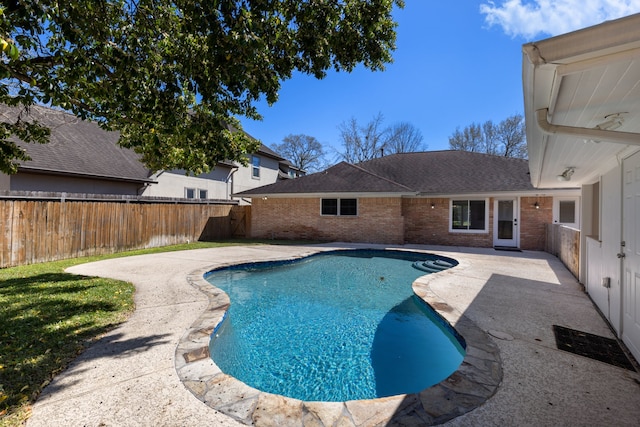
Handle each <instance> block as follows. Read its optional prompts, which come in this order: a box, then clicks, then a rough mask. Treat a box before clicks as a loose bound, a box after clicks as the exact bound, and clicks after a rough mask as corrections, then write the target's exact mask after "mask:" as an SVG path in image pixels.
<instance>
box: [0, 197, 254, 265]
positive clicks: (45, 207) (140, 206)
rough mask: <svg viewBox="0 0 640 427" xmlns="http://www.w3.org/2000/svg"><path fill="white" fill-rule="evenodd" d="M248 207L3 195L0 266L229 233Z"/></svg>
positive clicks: (182, 241) (0, 226) (161, 244)
mask: <svg viewBox="0 0 640 427" xmlns="http://www.w3.org/2000/svg"><path fill="white" fill-rule="evenodd" d="M247 209H248V207H246V206H238V205H237V204H236V203H231V202H230V203H225V204H205V203H182V202H181V203H176V202H175V201H174V202H167V201H160V202H158V201H141V200H140V199H135V200H134V201H129V200H68V199H65V198H64V197H63V198H58V199H56V200H35V199H28V198H27V199H0V220H1V221H2V223H1V225H0V268H4V267H10V266H16V265H22V264H31V263H37V262H45V261H53V260H59V259H65V258H74V257H80V256H88V255H99V254H106V253H114V252H119V251H123V250H130V249H141V248H150V247H158V246H166V245H172V244H179V243H186V242H188V241H196V240H215V239H224V238H229V237H233V231H232V230H233V229H236V230H240V232H242V231H243V230H245V226H244V224H242V225H238V224H237V222H238V221H239V220H238V218H242V220H244V219H245V218H246V217H247V215H246V214H245V212H246V211H247ZM232 217H233V219H232ZM232 222H234V224H233V225H232ZM235 236H237V237H241V236H240V235H239V233H236V235H235Z"/></svg>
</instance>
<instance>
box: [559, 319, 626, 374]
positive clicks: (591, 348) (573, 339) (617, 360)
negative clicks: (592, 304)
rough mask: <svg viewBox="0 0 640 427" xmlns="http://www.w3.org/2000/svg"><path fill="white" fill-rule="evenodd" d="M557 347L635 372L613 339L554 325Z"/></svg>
mask: <svg viewBox="0 0 640 427" xmlns="http://www.w3.org/2000/svg"><path fill="white" fill-rule="evenodd" d="M553 333H554V334H555V336H556V345H557V346H558V348H559V349H560V350H564V351H568V352H570V353H574V354H578V355H580V356H585V357H589V358H591V359H595V360H599V361H600V362H604V363H608V364H610V365H614V366H617V367H619V368H625V369H629V370H630V371H635V369H634V367H633V365H632V364H631V362H629V359H628V358H627V356H626V355H625V354H624V351H623V350H622V348H620V345H619V344H618V342H617V341H616V340H614V339H611V338H605V337H601V336H598V335H593V334H590V333H587V332H581V331H576V330H575V329H569V328H565V327H562V326H558V325H553Z"/></svg>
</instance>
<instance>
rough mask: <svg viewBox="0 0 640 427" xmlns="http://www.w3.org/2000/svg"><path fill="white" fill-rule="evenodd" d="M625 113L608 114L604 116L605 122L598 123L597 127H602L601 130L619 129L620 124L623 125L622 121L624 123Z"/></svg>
mask: <svg viewBox="0 0 640 427" xmlns="http://www.w3.org/2000/svg"><path fill="white" fill-rule="evenodd" d="M623 114H624V113H614V114H607V115H606V116H604V119H605V120H604V122H602V123H600V124H599V125H596V129H600V130H615V129H618V128H619V127H620V126H622V123H624V117H622V115H623Z"/></svg>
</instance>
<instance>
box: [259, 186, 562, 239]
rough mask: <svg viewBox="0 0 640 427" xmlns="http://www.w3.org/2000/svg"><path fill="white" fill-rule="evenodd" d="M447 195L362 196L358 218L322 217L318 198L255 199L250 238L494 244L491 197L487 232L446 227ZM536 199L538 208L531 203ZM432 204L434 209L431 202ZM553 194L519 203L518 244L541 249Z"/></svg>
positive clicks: (528, 198) (526, 198)
mask: <svg viewBox="0 0 640 427" xmlns="http://www.w3.org/2000/svg"><path fill="white" fill-rule="evenodd" d="M449 200H450V199H448V198H400V197H397V198H393V197H390V198H360V199H358V215H357V216H323V215H320V198H268V199H266V200H265V199H259V198H254V199H253V204H252V207H251V210H252V213H251V215H252V221H251V224H252V232H251V236H252V237H254V238H266V239H291V240H298V239H300V240H307V239H308V240H326V241H343V242H367V243H387V244H403V243H412V244H424V245H443V246H470V247H492V246H493V201H494V199H493V198H490V199H488V203H489V219H488V230H487V231H485V232H478V233H475V232H472V233H455V232H450V231H449V215H450V213H449V212H450V209H449V204H450V203H449ZM536 201H537V202H538V204H539V208H538V209H536V208H535V206H534V204H535V202H536ZM432 204H433V206H434V207H433V208H431V205H432ZM552 207H553V200H552V198H551V197H523V198H521V201H520V216H521V217H520V218H519V221H518V222H519V224H520V227H521V228H520V248H522V249H527V250H544V247H545V236H546V233H545V223H550V222H551V220H552Z"/></svg>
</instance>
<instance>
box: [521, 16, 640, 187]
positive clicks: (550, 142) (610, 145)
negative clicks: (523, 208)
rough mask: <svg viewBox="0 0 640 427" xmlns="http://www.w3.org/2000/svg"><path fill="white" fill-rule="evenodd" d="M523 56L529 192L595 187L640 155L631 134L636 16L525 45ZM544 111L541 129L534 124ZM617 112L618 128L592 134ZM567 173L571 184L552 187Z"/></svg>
mask: <svg viewBox="0 0 640 427" xmlns="http://www.w3.org/2000/svg"><path fill="white" fill-rule="evenodd" d="M523 52H524V55H523V85H524V95H525V117H526V122H527V144H528V148H529V162H530V170H531V180H532V183H533V185H534V186H536V187H538V188H558V187H566V186H567V185H568V184H572V185H575V186H579V185H581V184H588V183H592V182H595V181H597V180H598V177H599V176H600V175H601V174H603V173H605V172H607V171H608V170H610V169H611V168H613V167H615V166H616V165H617V164H619V162H620V160H621V158H623V157H624V156H627V155H629V154H630V153H632V152H634V151H637V150H640V144H639V143H638V141H640V138H637V137H636V136H635V135H633V134H640V14H637V15H632V16H629V17H626V18H622V19H620V20H616V21H610V22H606V23H604V24H601V25H598V26H596V27H591V28H587V29H584V30H580V31H577V32H575V33H570V34H566V35H563V36H558V37H554V38H551V39H547V40H543V41H540V42H536V43H530V44H527V45H525V46H523ZM543 110H547V111H546V114H545V115H546V121H547V124H548V126H546V127H545V126H544V122H542V126H541V125H539V124H538V120H539V119H540V117H539V116H540V113H541V111H543ZM616 113H621V114H620V116H621V117H622V118H623V121H622V124H621V125H618V126H617V127H616V128H615V129H611V130H605V131H604V132H603V131H600V130H597V126H598V125H599V124H602V123H603V122H606V121H607V116H609V118H610V117H611V116H610V115H612V114H616ZM571 128H573V129H571ZM594 128H596V131H595V132H591V130H592V129H594ZM580 129H586V131H585V132H580ZM549 130H552V131H554V132H550V131H549ZM611 132H617V133H616V134H613V133H611ZM621 132H622V133H621ZM625 133H626V135H625ZM591 134H596V135H595V136H594V135H591ZM607 135H609V136H613V137H612V138H607ZM568 167H574V168H575V173H574V174H573V176H572V177H571V181H570V182H566V181H565V182H562V181H558V175H559V174H561V173H562V172H563V171H564V170H565V169H566V168H568Z"/></svg>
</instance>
